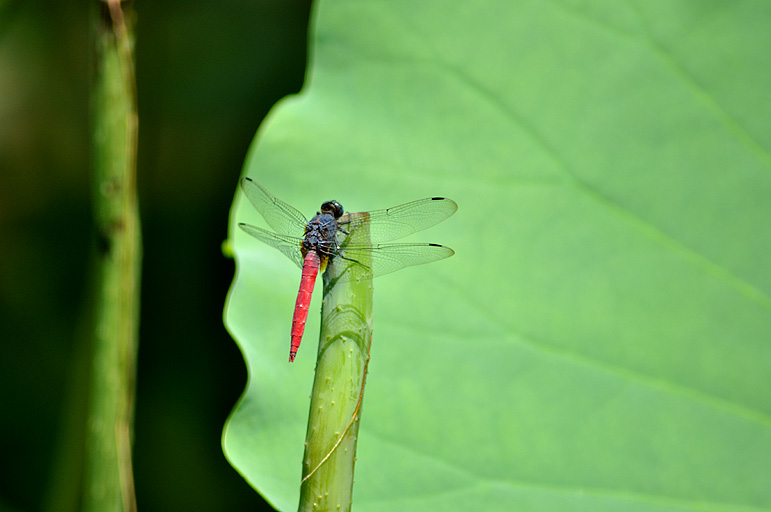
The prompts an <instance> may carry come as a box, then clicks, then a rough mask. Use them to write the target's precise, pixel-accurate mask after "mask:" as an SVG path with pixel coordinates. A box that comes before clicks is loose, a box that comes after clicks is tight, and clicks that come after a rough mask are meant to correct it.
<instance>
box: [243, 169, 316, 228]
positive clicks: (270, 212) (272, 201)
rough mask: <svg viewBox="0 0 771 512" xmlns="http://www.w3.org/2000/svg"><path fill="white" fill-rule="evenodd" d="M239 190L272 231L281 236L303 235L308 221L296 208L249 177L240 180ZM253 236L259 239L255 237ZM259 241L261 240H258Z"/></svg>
mask: <svg viewBox="0 0 771 512" xmlns="http://www.w3.org/2000/svg"><path fill="white" fill-rule="evenodd" d="M241 189H242V190H243V191H244V194H246V197H247V198H249V202H250V203H252V205H254V207H255V208H256V209H257V211H258V212H260V215H262V217H263V218H264V219H265V222H267V223H268V226H270V227H271V228H273V231H275V232H276V233H279V234H282V235H290V236H296V237H300V236H302V235H303V234H304V233H305V226H306V225H307V224H308V219H306V218H305V215H303V214H302V213H300V212H299V211H298V210H297V209H296V208H294V207H293V206H289V205H288V204H286V203H285V202H284V201H282V200H281V199H279V198H277V197H276V196H274V195H273V194H271V193H270V192H268V191H267V190H265V187H263V186H262V185H260V184H259V183H257V182H256V181H254V180H253V179H251V178H249V177H245V178H243V179H242V180H241ZM257 229H258V228H257ZM247 232H248V231H247ZM250 234H251V233H250ZM254 236H255V237H256V238H260V237H259V236H257V235H254ZM260 240H263V239H262V238H260ZM267 243H270V242H267Z"/></svg>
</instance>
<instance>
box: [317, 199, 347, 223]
mask: <svg viewBox="0 0 771 512" xmlns="http://www.w3.org/2000/svg"><path fill="white" fill-rule="evenodd" d="M321 213H328V214H329V215H331V216H333V217H334V218H335V219H339V218H340V217H341V216H342V215H343V205H341V204H340V203H338V202H337V201H327V202H325V203H323V204H322V205H321Z"/></svg>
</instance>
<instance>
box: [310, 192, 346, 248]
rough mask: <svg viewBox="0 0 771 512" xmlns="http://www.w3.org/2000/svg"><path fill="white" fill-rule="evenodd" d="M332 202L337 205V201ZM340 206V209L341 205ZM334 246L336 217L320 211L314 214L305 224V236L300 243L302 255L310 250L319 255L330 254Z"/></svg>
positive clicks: (335, 246)
mask: <svg viewBox="0 0 771 512" xmlns="http://www.w3.org/2000/svg"><path fill="white" fill-rule="evenodd" d="M330 202H332V201H330ZM334 203H336V204H338V205H339V203H337V201H334ZM324 204H327V203H324ZM322 208H323V205H322ZM340 208H341V209H342V207H340ZM336 248H337V219H336V218H335V216H334V214H333V213H326V212H320V213H318V214H316V215H315V216H314V217H313V218H312V219H311V220H310V222H308V225H307V226H305V237H304V238H303V243H302V252H303V256H304V255H305V254H306V253H307V252H308V251H310V250H314V251H316V252H317V253H319V255H320V256H331V255H332V254H333V253H334V251H335V249H336Z"/></svg>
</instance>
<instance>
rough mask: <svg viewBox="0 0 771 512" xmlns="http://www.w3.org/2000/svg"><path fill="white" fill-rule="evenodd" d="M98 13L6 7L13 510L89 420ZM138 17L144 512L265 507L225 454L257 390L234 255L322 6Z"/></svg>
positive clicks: (4, 175) (7, 438)
mask: <svg viewBox="0 0 771 512" xmlns="http://www.w3.org/2000/svg"><path fill="white" fill-rule="evenodd" d="M93 3H95V2H90V3H89V2H87V1H80V2H65V1H61V0H57V1H46V2H43V1H39V0H38V1H16V2H0V350H1V351H2V352H1V353H0V388H1V389H2V393H3V400H2V408H1V409H0V411H1V412H0V414H2V418H1V419H0V443H2V444H1V445H0V453H1V454H2V456H0V474H2V475H3V476H2V478H0V509H8V510H38V509H40V508H41V507H42V505H43V503H44V501H45V499H46V491H47V489H48V488H49V486H50V481H51V478H52V475H51V471H52V468H51V464H52V461H53V458H54V453H55V450H56V447H57V433H58V431H59V429H60V426H61V425H62V424H63V423H64V422H67V421H72V420H73V419H77V418H78V417H79V416H78V414H80V413H81V411H80V410H78V409H77V408H70V407H67V406H65V402H64V401H65V397H66V394H67V389H68V378H69V373H71V372H70V370H71V368H73V364H74V359H75V356H76V351H75V347H76V346H77V340H78V338H79V336H82V333H83V325H84V324H85V317H84V312H85V311H86V310H87V304H86V302H87V289H88V285H87V283H88V260H89V255H90V251H91V247H92V231H91V213H90V180H89V171H88V169H89V156H88V155H89V130H88V120H89V117H88V92H89V78H90V76H91V69H90V67H91V65H92V60H91V50H90V46H89V45H90V40H89V36H88V34H89V25H88V23H89V8H90V7H92V6H93V5H92V4H93ZM135 8H136V11H137V14H138V20H137V21H138V22H137V46H136V56H137V80H138V95H139V116H140V138H139V171H138V186H139V195H140V207H141V214H142V223H143V235H144V264H143V282H142V318H141V332H140V337H141V339H140V351H139V380H138V397H137V408H136V431H135V444H134V448H135V452H134V464H135V478H136V495H137V500H138V507H139V510H140V511H142V512H148V511H153V510H186V511H197V510H201V511H217V510H223V511H224V510H244V509H247V508H248V509H250V510H255V509H259V507H260V506H262V507H265V508H266V509H267V508H268V507H267V506H266V505H264V504H263V503H262V501H261V499H260V497H259V496H258V495H257V494H256V493H255V492H254V491H253V490H252V489H251V488H250V487H249V486H248V485H247V484H246V483H245V482H244V481H243V479H242V478H241V477H240V476H239V475H238V474H237V473H236V472H235V470H233V469H232V468H231V467H230V466H229V465H228V463H227V462H226V460H225V458H224V457H223V455H222V451H221V449H220V435H221V429H222V425H223V422H224V420H225V418H226V417H227V415H228V413H229V412H230V410H231V408H232V407H233V405H234V403H235V401H236V400H237V398H238V396H239V394H240V393H241V391H242V390H243V387H244V385H245V382H246V371H245V368H244V365H243V361H242V358H241V355H240V353H239V352H238V350H237V348H236V346H235V344H234V343H233V342H232V341H231V339H230V337H229V336H228V334H227V333H226V332H225V330H224V328H223V325H222V316H221V312H222V306H223V302H224V298H225V293H226V291H227V288H228V286H229V284H230V281H231V278H232V273H233V264H232V262H231V261H229V260H227V259H225V258H224V257H223V256H222V253H221V249H220V244H221V242H222V240H223V239H224V238H225V236H226V225H227V215H228V210H229V208H230V204H231V201H232V197H233V192H234V187H235V185H236V183H237V178H238V176H239V173H240V171H241V165H242V162H243V158H244V155H245V153H246V150H247V148H248V146H249V144H250V142H251V141H252V138H253V137H254V134H255V132H256V130H257V127H258V125H259V123H260V121H261V120H262V118H263V117H264V116H265V114H266V113H267V112H268V110H269V109H270V107H271V105H272V104H273V103H275V102H276V101H277V100H278V99H279V98H281V97H282V96H285V95H287V94H290V93H294V92H297V91H299V89H300V87H301V86H302V80H303V74H304V68H305V58H306V40H307V38H306V33H307V24H308V16H309V9H310V1H309V0H302V1H294V2H292V1H290V2H287V1H284V0H263V1H259V0H228V1H221V2H200V3H198V2H192V3H191V2H184V1H177V0H173V1H163V2H154V1H140V2H136V4H135ZM74 373H75V374H76V376H77V378H78V380H80V381H82V379H83V378H84V377H85V374H84V373H83V372H82V371H80V372H77V371H76V372H74ZM71 455H72V454H71ZM72 464H73V472H75V471H76V469H75V468H76V462H73V463H72ZM298 464H299V461H298Z"/></svg>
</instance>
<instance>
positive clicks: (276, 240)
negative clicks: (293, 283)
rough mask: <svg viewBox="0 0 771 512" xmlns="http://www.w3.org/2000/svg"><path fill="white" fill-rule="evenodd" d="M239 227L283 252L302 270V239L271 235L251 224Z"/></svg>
mask: <svg viewBox="0 0 771 512" xmlns="http://www.w3.org/2000/svg"><path fill="white" fill-rule="evenodd" d="M266 220H267V219H266ZM238 227H240V228H241V229H243V230H244V231H246V232H247V233H249V234H250V235H252V236H253V237H254V238H256V239H257V240H260V241H261V242H265V243H266V244H268V245H270V246H271V247H275V248H276V249H278V250H279V251H281V252H283V253H284V254H285V255H286V257H287V258H289V259H290V260H292V261H294V262H295V264H296V265H297V266H298V267H300V268H302V266H303V255H302V252H300V247H301V244H302V242H303V240H302V238H297V237H294V236H289V235H279V234H278V233H271V232H270V231H266V230H264V229H262V228H258V227H257V226H252V225H251V224H244V223H240V224H239V225H238Z"/></svg>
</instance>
